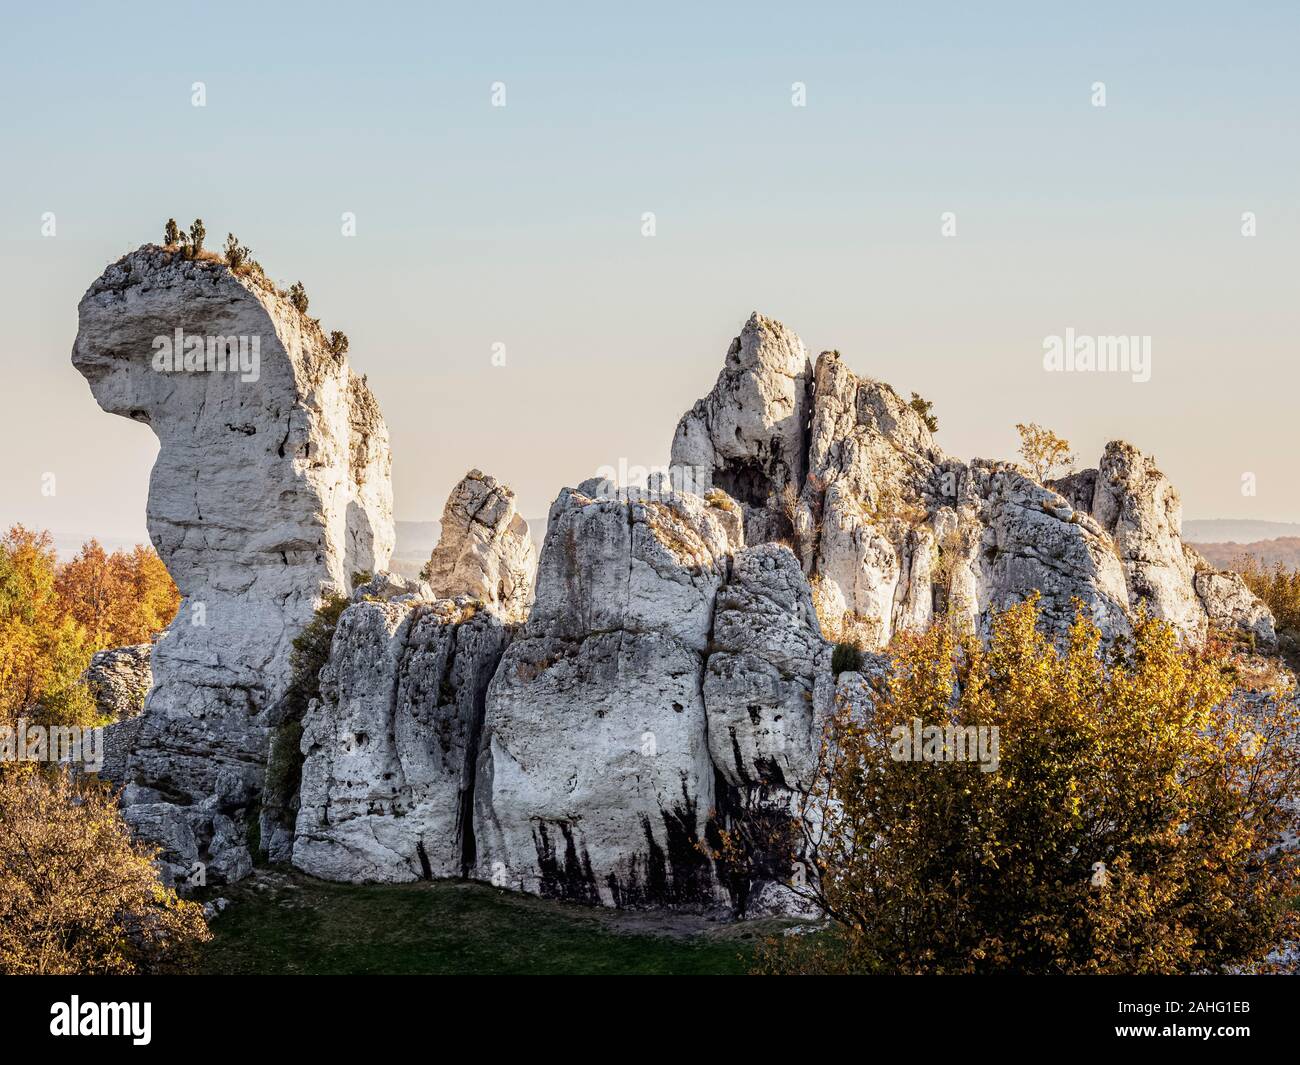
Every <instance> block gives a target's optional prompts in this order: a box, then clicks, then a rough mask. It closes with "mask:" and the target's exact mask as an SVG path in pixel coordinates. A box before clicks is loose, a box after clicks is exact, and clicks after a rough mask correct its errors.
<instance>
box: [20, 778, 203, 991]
mask: <svg viewBox="0 0 1300 1065" xmlns="http://www.w3.org/2000/svg"><path fill="white" fill-rule="evenodd" d="M154 857H155V853H154V850H153V849H150V848H147V847H145V846H143V845H141V844H138V843H134V842H133V841H132V839H131V832H130V829H129V828H128V826H127V824H126V822H125V821H124V820H123V819H122V816H121V814H120V812H119V811H118V808H117V802H116V800H115V798H114V797H113V796H112V795H111V793H110V792H108V791H107V790H106V789H104V788H102V787H101V786H100V785H98V784H97V783H95V782H94V781H88V780H87V781H83V782H82V783H81V784H79V785H78V784H74V783H73V781H72V780H71V779H70V777H69V775H68V774H67V773H66V772H64V771H61V770H56V771H53V772H39V771H36V770H35V769H32V768H29V767H16V766H7V767H0V974H5V975H20V974H43V975H67V974H118V975H123V974H128V975H129V974H136V973H160V972H176V971H185V970H186V969H188V968H189V967H190V966H191V965H192V962H193V960H194V954H195V950H196V948H197V947H198V946H200V945H201V944H202V943H204V942H206V941H207V940H209V939H210V938H211V936H210V934H209V932H208V929H207V925H206V923H205V922H204V919H203V909H202V907H201V906H199V905H198V904H197V903H194V902H189V901H186V900H183V899H180V898H178V897H177V895H176V893H175V892H174V891H172V890H171V889H169V888H166V887H164V886H163V885H162V884H161V883H160V882H159V880H158V874H157V871H156V870H155V868H154V865H153V859H154Z"/></svg>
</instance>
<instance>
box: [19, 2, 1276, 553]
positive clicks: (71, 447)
mask: <svg viewBox="0 0 1300 1065" xmlns="http://www.w3.org/2000/svg"><path fill="white" fill-rule="evenodd" d="M1298 41H1300V8H1298V7H1297V6H1296V5H1294V4H1283V3H1277V4H1272V3H1259V4H1251V5H1238V6H1228V5H1223V4H1197V3H1179V4H1173V3H1169V4H1154V3H1153V4H1144V5H1135V4H1127V3H1126V4H1108V3H1090V4H1082V5H1080V4H1074V5H1066V4H1044V3H1034V4H1029V3H1026V4H1018V3H1017V4H1012V3H1005V4H996V3H995V4H988V5H970V4H957V3H954V4H909V5H898V4H889V5H885V4H853V5H849V4H843V5H840V4H816V3H800V4H791V3H779V4H766V3H757V2H751V3H745V4H717V5H707V6H705V5H701V4H698V3H693V4H672V3H655V4H644V5H631V4H620V5H613V4H608V3H601V4H595V3H593V4H576V3H575V4H564V5H548V4H540V3H532V4H522V3H521V4H515V3H506V2H494V3H492V4H490V5H466V4H428V3H422V4H385V3H369V4H366V5H364V6H360V7H358V6H357V5H345V4H331V3H313V4H303V5H297V4H287V3H276V4H266V3H259V4H244V3H238V2H229V3H223V4H220V5H215V4H210V3H207V4H189V3H178V2H176V0H171V2H168V3H165V4H161V3H160V4H151V3H133V4H130V5H117V4H114V5H106V4H84V5H83V4H71V3H67V4H44V5H36V4H29V5H24V6H23V7H22V8H21V9H20V8H18V7H17V6H16V5H10V6H9V7H8V8H7V10H6V12H5V15H4V32H3V34H0V96H2V98H3V101H4V108H3V115H4V120H3V122H4V125H3V135H2V137H0V145H2V147H0V163H2V164H3V165H0V193H2V194H0V291H3V293H4V303H5V320H6V322H7V324H8V328H9V334H8V336H7V337H6V338H5V343H4V345H3V348H2V350H0V360H3V361H2V363H0V366H2V368H3V375H2V376H0V380H2V381H3V395H4V403H3V410H4V417H3V419H0V445H2V446H3V454H4V461H3V462H0V524H3V525H7V524H9V523H10V522H13V521H22V522H24V523H26V524H29V525H34V526H37V527H42V528H47V529H50V530H52V531H54V532H56V533H59V534H63V535H80V536H84V535H91V534H94V535H98V536H100V537H101V538H128V539H130V538H136V539H140V540H144V539H146V537H147V534H146V532H145V529H144V511H145V497H146V492H147V487H148V474H149V469H150V467H151V465H152V463H153V460H154V457H155V455H156V452H157V446H156V443H155V440H154V437H153V435H152V433H151V432H150V430H149V429H148V428H147V427H145V426H143V425H139V424H135V423H132V422H129V421H127V420H125V419H122V418H116V417H113V416H110V415H107V414H104V413H103V412H101V411H100V410H99V409H98V407H97V406H96V404H95V402H94V400H93V399H92V398H91V395H90V391H89V389H88V387H87V386H86V384H85V382H84V381H83V380H82V378H81V377H80V375H79V374H78V373H77V372H76V371H75V370H74V369H73V368H72V366H71V363H70V358H69V356H70V352H71V348H72V343H73V339H74V337H75V335H76V330H77V316H76V307H77V303H78V301H79V300H80V298H81V296H82V294H83V293H84V291H85V290H86V288H87V287H88V286H89V285H90V283H91V282H92V281H93V280H94V279H95V278H96V277H97V276H98V275H99V274H100V272H101V271H102V270H103V268H104V267H105V266H106V265H107V264H108V263H109V262H111V261H112V260H114V259H116V258H117V257H119V256H120V255H122V254H123V253H125V252H126V251H129V250H131V249H132V248H135V247H137V246H139V245H140V244H143V243H146V242H150V241H158V240H160V238H161V234H162V228H163V223H164V222H165V221H166V219H167V218H168V217H175V218H176V219H178V220H179V221H180V222H181V223H182V225H185V224H188V222H189V221H190V220H191V219H193V218H195V217H201V218H203V220H204V222H205V224H206V227H207V231H208V234H209V238H208V243H209V244H210V245H219V244H220V243H222V242H223V240H224V235H225V234H226V233H227V232H228V231H233V232H234V233H236V234H237V235H238V237H239V238H240V240H241V241H242V242H243V243H245V244H248V245H250V246H251V248H252V249H253V253H254V255H255V257H256V258H257V259H258V260H259V261H260V262H261V263H262V264H263V266H264V267H265V268H266V270H267V272H268V274H270V276H272V277H273V278H275V279H276V280H277V281H280V282H282V283H283V284H285V285H286V286H287V284H288V283H289V282H291V281H294V280H301V281H302V282H303V283H304V284H305V286H306V288H307V291H308V292H309V294H310V296H311V313H312V314H313V315H319V316H320V318H321V320H322V325H323V327H324V328H325V329H326V330H327V331H329V330H331V329H341V330H343V331H344V332H346V333H347V334H348V336H349V337H350V340H351V349H350V358H351V360H352V364H353V366H354V368H355V369H356V370H357V371H358V372H361V373H364V374H366V375H367V376H368V378H369V382H370V384H371V387H372V388H373V389H374V391H375V393H376V394H377V396H378V398H379V401H380V404H381V406H382V408H383V411H384V414H385V417H386V420H387V423H388V427H389V431H390V434H391V438H392V446H393V454H394V460H393V478H394V495H395V510H396V515H397V517H398V518H399V519H404V520H427V519H433V518H437V517H438V516H439V515H440V514H441V511H442V506H443V503H444V501H445V500H446V497H447V494H448V492H449V490H450V489H451V487H452V486H453V485H454V484H455V482H456V481H457V480H459V478H460V477H461V476H463V474H464V473H465V472H466V471H467V470H468V469H470V468H472V467H478V468H480V469H483V470H485V471H487V472H490V473H492V474H494V475H496V476H497V477H499V478H501V479H503V480H505V481H506V482H507V483H509V484H511V485H512V486H513V487H514V488H515V490H516V491H517V493H518V496H519V504H520V509H521V510H522V511H523V513H524V514H525V515H526V516H529V517H535V516H542V515H545V513H546V511H547V509H548V507H549V504H550V501H551V500H552V499H553V498H554V497H555V495H556V494H557V492H558V491H559V489H560V488H561V487H563V486H565V485H575V484H577V483H578V482H580V481H581V480H584V479H585V478H587V477H590V476H592V475H593V474H594V473H595V471H596V470H597V469H598V468H600V467H602V466H614V467H617V466H618V465H619V463H620V461H623V462H626V463H627V464H628V465H644V466H653V465H657V464H661V463H664V462H666V461H667V458H668V450H669V446H670V444H671V440H672V434H673V429H674V426H675V425H676V422H677V419H678V418H679V417H680V416H681V414H682V413H683V412H684V411H686V410H687V409H688V408H689V407H690V406H691V404H692V403H693V402H694V401H695V400H696V399H697V398H699V397H700V396H702V395H704V394H705V393H706V392H707V391H708V390H709V388H711V387H712V384H713V381H714V379H715V378H716V376H717V373H718V371H719V369H720V368H721V366H722V360H723V356H724V354H725V352H726V349H727V346H728V344H729V342H730V340H731V338H732V337H733V336H735V335H736V334H737V333H738V332H739V330H740V327H741V326H742V324H743V323H744V321H745V319H746V318H747V317H748V315H749V313H750V312H751V311H753V310H760V311H762V312H763V313H765V314H768V315H770V316H772V317H774V318H777V319H778V320H780V321H782V322H784V323H785V324H786V325H788V326H789V327H791V328H793V329H794V330H795V331H796V332H798V333H799V335H800V336H801V337H802V338H803V340H804V342H805V343H806V344H807V346H808V348H809V350H810V352H811V353H812V354H813V356H814V357H815V355H816V353H817V352H819V351H821V350H823V349H826V348H837V349H839V350H840V351H841V352H842V353H843V355H844V357H845V359H846V361H847V362H848V364H849V366H850V367H852V368H853V369H854V370H855V371H857V372H858V373H860V374H863V375H867V376H871V377H876V378H879V379H882V380H885V381H888V382H890V383H891V384H893V385H894V386H895V387H896V388H897V389H898V390H899V391H900V392H902V393H903V394H904V395H908V394H909V393H910V392H912V391H917V392H919V393H921V394H922V395H923V396H925V397H927V398H928V399H930V400H931V401H932V402H933V404H934V412H935V413H936V414H937V416H938V418H939V423H940V426H939V432H938V441H939V443H940V445H941V446H942V447H943V448H944V449H945V450H947V451H948V452H949V453H951V454H953V455H955V456H959V457H962V458H973V457H977V456H978V457H984V458H1011V457H1013V455H1014V452H1015V449H1016V446H1017V436H1016V432H1015V428H1014V426H1015V424H1016V423H1017V422H1027V421H1036V422H1040V423H1042V424H1044V425H1047V426H1049V427H1051V428H1052V429H1054V430H1056V431H1057V432H1058V433H1060V434H1061V435H1062V436H1065V437H1067V438H1068V439H1069V440H1070V441H1071V442H1072V443H1073V445H1074V450H1075V452H1076V454H1077V455H1078V458H1079V465H1080V466H1081V467H1084V466H1089V465H1095V464H1096V462H1097V460H1098V458H1099V457H1100V455H1101V451H1102V448H1103V447H1104V445H1105V443H1106V441H1108V440H1111V439H1115V438H1123V439H1126V440H1129V441H1131V442H1132V443H1133V444H1135V445H1136V446H1138V447H1139V448H1141V449H1142V450H1143V451H1146V452H1148V453H1150V454H1153V455H1154V456H1155V457H1156V459H1157V461H1158V463H1159V464H1160V466H1161V468H1162V469H1163V470H1164V472H1165V473H1166V474H1168V475H1169V477H1170V478H1171V479H1172V480H1173V481H1174V483H1175V484H1176V485H1177V486H1178V487H1179V489H1180V491H1181V493H1182V497H1183V503H1184V514H1185V516H1186V517H1188V518H1215V517H1218V518H1256V519H1269V520H1276V521H1296V520H1300V477H1297V475H1296V473H1295V467H1296V457H1297V450H1298V449H1297V442H1298V441H1300V429H1297V418H1296V414H1295V405H1296V395H1297V391H1298V386H1300V369H1298V368H1297V358H1296V356H1297V337H1300V299H1298V298H1297V286H1298V284H1300V257H1297V255H1296V251H1297V248H1300V241H1298V239H1297V238H1300V209H1298V207H1297V196H1298V191H1297V190H1298V189H1300V186H1297V183H1296V175H1297V174H1298V173H1300V129H1297V126H1298V125H1300V108H1298V107H1297V104H1298V103H1300V92H1298V90H1300V64H1297V63H1296V62H1295V52H1296V46H1297V43H1298ZM196 82H202V83H203V90H204V93H205V101H204V106H201V107H196V106H194V105H193V99H194V84H195V83H196ZM1098 83H1101V84H1102V85H1103V86H1104V106H1097V102H1098V99H1099V96H1098V91H1097V84H1098ZM799 85H802V86H803V95H802V100H800V99H799V90H798V86H799ZM501 87H504V104H505V105H504V106H494V98H493V97H494V92H495V93H496V101H495V102H497V103H499V102H500V100H501ZM800 103H801V104H802V106H797V104H800ZM344 212H351V213H353V214H354V215H355V218H356V234H355V236H344V235H343V234H342V232H341V229H342V226H341V218H342V215H343V213H344ZM1247 212H1249V213H1250V216H1251V217H1253V219H1254V235H1253V236H1245V235H1243V227H1245V226H1246V223H1245V222H1244V221H1243V216H1244V215H1246V213H1247ZM47 213H48V214H53V216H54V226H53V228H54V232H53V234H52V235H46V232H43V230H45V231H48V230H49V228H50V226H49V225H48V224H47V219H48V214H47ZM647 213H652V214H653V216H654V227H653V228H654V232H653V235H652V236H647V235H644V234H645V229H646V225H645V221H644V217H645V215H646V214H647ZM945 220H946V221H947V229H948V232H947V233H946V232H945ZM954 226H955V232H954V231H953V227H954ZM1067 329H1069V330H1073V332H1074V334H1076V335H1080V336H1092V337H1101V336H1112V335H1123V336H1137V337H1149V338H1150V340H1149V343H1150V350H1151V363H1150V379H1149V380H1146V381H1142V382H1139V381H1135V380H1134V379H1133V377H1134V375H1133V374H1131V373H1129V374H1124V373H1109V372H1108V373H1102V372H1090V373H1088V372H1051V371H1048V370H1046V369H1045V368H1044V364H1043V357H1044V343H1045V340H1046V338H1049V337H1052V336H1064V335H1065V334H1066V330H1067ZM494 345H504V349H500V348H494ZM494 350H495V351H498V352H499V351H501V350H504V352H505V365H504V366H497V365H494V364H493V352H494ZM49 473H53V474H55V480H54V484H55V485H56V489H55V491H54V494H53V495H50V494H47V492H48V487H47V486H48V484H49V483H50V482H49V479H48V478H47V477H46V474H49ZM1252 489H1253V494H1252Z"/></svg>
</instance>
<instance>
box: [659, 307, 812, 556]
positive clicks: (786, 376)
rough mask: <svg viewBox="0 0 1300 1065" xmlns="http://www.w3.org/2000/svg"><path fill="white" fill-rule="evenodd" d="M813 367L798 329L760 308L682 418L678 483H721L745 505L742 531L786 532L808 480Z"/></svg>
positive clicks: (702, 487) (764, 535)
mask: <svg viewBox="0 0 1300 1065" xmlns="http://www.w3.org/2000/svg"><path fill="white" fill-rule="evenodd" d="M811 383H812V369H811V366H810V364H809V362H808V353H807V351H806V350H805V348H804V346H803V341H801V340H800V339H799V338H798V337H797V336H795V334H794V333H793V332H791V331H790V330H788V329H786V328H785V326H783V325H781V323H780V322H776V321H774V320H772V319H771V318H767V317H765V316H763V315H761V314H759V313H758V312H757V311H755V312H754V314H752V315H751V316H750V318H749V321H748V322H746V323H745V327H744V329H742V330H741V332H740V336H738V337H736V339H735V340H733V341H732V342H731V347H730V348H729V349H728V351H727V355H726V362H725V364H724V365H723V368H722V372H721V373H720V374H719V375H718V380H717V383H716V384H715V385H714V386H713V391H711V392H710V393H709V394H708V395H707V396H705V397H704V398H703V399H701V400H700V401H699V402H697V403H696V404H695V406H694V407H692V408H691V409H690V410H689V411H687V412H686V414H684V415H683V416H682V419H681V421H679V422H678V423H677V432H676V433H675V435H674V436H673V446H672V455H671V469H672V470H673V478H672V479H673V482H674V483H675V485H676V486H677V487H678V488H679V489H682V488H684V489H686V490H688V491H691V492H694V493H697V494H699V495H704V494H705V493H706V492H707V491H708V490H709V489H710V488H714V487H716V488H720V489H722V490H723V491H725V492H727V493H728V494H729V495H731V496H732V498H734V499H736V500H738V501H739V502H740V504H741V505H742V506H743V507H744V512H745V535H746V536H747V537H749V538H750V539H751V540H770V539H775V538H777V537H779V536H786V535H788V534H789V530H790V521H789V511H790V509H791V504H792V501H793V498H794V497H795V496H796V495H797V494H798V492H799V487H800V485H801V484H802V483H803V479H804V474H805V472H806V463H807V453H808V446H807V427H808V414H809V395H810V386H811Z"/></svg>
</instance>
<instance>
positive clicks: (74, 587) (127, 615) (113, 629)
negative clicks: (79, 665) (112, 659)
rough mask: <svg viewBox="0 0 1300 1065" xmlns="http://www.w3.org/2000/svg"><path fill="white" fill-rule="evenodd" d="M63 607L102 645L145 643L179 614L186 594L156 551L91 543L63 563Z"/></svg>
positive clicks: (60, 574)
mask: <svg viewBox="0 0 1300 1065" xmlns="http://www.w3.org/2000/svg"><path fill="white" fill-rule="evenodd" d="M55 588H56V590H57V592H58V595H59V599H60V602H61V604H62V609H63V611H64V613H65V614H67V615H68V616H69V617H71V618H73V619H74V620H76V621H77V622H78V623H79V624H80V625H81V626H82V627H83V628H84V629H85V630H86V632H87V634H88V635H89V637H90V641H91V643H92V644H94V646H95V647H96V649H101V648H105V647H121V646H122V645H124V644H133V643H144V642H146V641H147V640H149V639H150V638H151V637H152V636H153V635H154V634H156V633H158V632H160V631H161V630H162V629H165V628H166V627H167V626H168V625H169V624H170V623H171V620H172V618H174V617H175V616H176V608H177V607H178V606H179V605H180V593H179V592H178V591H177V590H176V585H175V584H174V583H173V581H172V579H171V575H170V574H168V572H167V567H166V566H164V565H163V563H162V559H160V558H159V557H158V555H157V554H156V553H155V552H154V551H153V550H151V549H149V548H145V547H140V546H137V547H136V548H135V550H133V551H131V552H130V553H127V552H122V551H115V552H114V553H113V554H111V555H110V554H108V553H106V552H105V551H104V549H103V547H101V546H100V544H99V541H98V540H90V541H88V542H87V543H86V544H85V545H84V546H83V547H82V549H81V550H80V551H79V552H78V553H77V555H76V557H75V558H73V559H72V560H71V561H69V562H67V563H65V564H64V565H63V566H60V567H59V570H58V578H57V580H56V582H55Z"/></svg>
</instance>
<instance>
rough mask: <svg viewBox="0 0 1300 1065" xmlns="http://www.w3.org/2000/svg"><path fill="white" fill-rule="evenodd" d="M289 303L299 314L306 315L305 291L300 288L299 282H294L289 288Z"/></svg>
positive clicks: (300, 283)
mask: <svg viewBox="0 0 1300 1065" xmlns="http://www.w3.org/2000/svg"><path fill="white" fill-rule="evenodd" d="M289 302H290V303H292V304H293V307H294V310H296V311H297V312H298V313H299V314H306V313H307V290H306V289H305V288H303V287H302V282H301V281H295V282H294V283H293V284H292V285H290V286H289Z"/></svg>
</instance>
